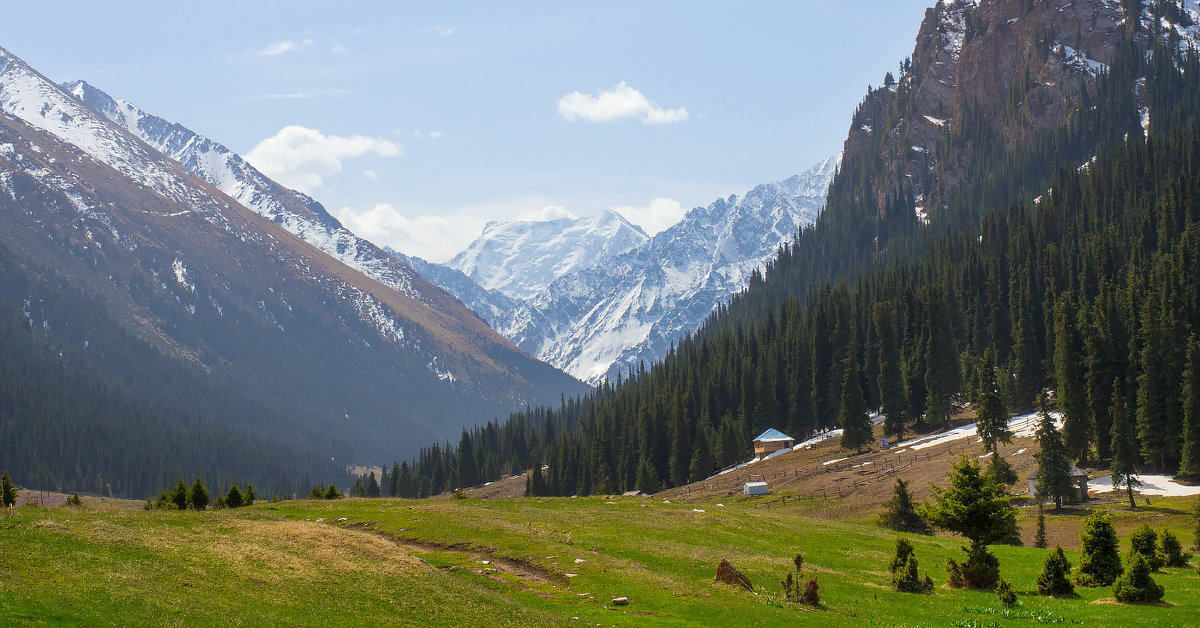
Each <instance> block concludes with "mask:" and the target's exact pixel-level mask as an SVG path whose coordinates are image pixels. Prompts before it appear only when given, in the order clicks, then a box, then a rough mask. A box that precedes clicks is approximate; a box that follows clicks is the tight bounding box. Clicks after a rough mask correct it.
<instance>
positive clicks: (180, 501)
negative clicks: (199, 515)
mask: <svg viewBox="0 0 1200 628" xmlns="http://www.w3.org/2000/svg"><path fill="white" fill-rule="evenodd" d="M187 493H188V490H187V484H184V483H183V478H179V479H178V480H177V481H176V482H175V488H173V489H171V502H173V503H174V504H175V507H176V508H178V509H179V510H186V509H187V505H188V494H187Z"/></svg>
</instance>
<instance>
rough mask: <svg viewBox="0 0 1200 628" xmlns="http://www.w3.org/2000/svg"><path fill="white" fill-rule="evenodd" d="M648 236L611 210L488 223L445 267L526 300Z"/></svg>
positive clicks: (513, 296)
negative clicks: (569, 275)
mask: <svg viewBox="0 0 1200 628" xmlns="http://www.w3.org/2000/svg"><path fill="white" fill-rule="evenodd" d="M648 239H649V238H648V237H647V236H646V233H645V232H644V231H642V229H641V228H640V227H638V226H636V225H634V224H633V223H631V222H629V221H628V220H625V217H624V216H622V215H621V214H618V213H617V212H615V211H612V210H610V209H606V210H603V211H601V212H600V213H599V214H597V215H595V216H588V217H585V218H576V217H573V216H567V217H557V218H553V219H551V220H520V221H514V222H489V223H488V224H487V226H485V227H484V229H483V233H482V234H481V235H480V236H479V237H478V238H477V239H476V240H475V241H474V242H472V243H471V244H470V245H469V246H467V248H466V249H464V250H463V251H462V252H460V253H459V254H458V255H455V256H454V258H453V259H451V260H450V261H449V262H447V263H446V266H448V267H450V268H453V269H455V270H458V271H461V272H462V273H463V274H464V275H466V276H467V277H469V278H471V279H472V280H473V281H475V283H477V284H479V285H480V286H481V287H483V288H485V289H487V290H495V291H498V292H501V293H503V294H505V295H508V296H509V297H512V298H514V299H530V298H532V297H534V296H535V295H537V294H538V293H539V292H541V291H542V290H544V289H545V288H546V286H549V285H550V284H551V283H552V282H553V281H554V280H555V279H558V278H559V277H561V276H563V275H565V274H568V273H570V272H573V271H575V270H579V269H581V268H585V267H587V266H589V265H591V264H593V263H595V262H596V261H598V260H602V259H607V258H610V257H613V256H614V255H619V254H621V253H624V252H625V251H628V250H630V249H633V248H634V247H637V246H640V245H641V244H643V243H645V242H646V241H647V240H648Z"/></svg>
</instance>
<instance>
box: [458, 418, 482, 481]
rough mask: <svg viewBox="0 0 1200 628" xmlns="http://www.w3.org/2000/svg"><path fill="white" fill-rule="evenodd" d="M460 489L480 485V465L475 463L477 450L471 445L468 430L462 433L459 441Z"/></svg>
mask: <svg viewBox="0 0 1200 628" xmlns="http://www.w3.org/2000/svg"><path fill="white" fill-rule="evenodd" d="M456 458H457V462H458V488H467V487H469V486H475V485H477V484H479V465H478V464H477V463H476V462H475V448H474V447H473V446H472V443H471V435H470V434H468V433H467V430H463V431H462V437H461V438H460V439H459V441H458V450H457V456H456Z"/></svg>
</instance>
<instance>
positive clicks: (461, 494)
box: [450, 488, 467, 499]
mask: <svg viewBox="0 0 1200 628" xmlns="http://www.w3.org/2000/svg"><path fill="white" fill-rule="evenodd" d="M450 496H451V497H453V498H454V499H466V498H467V492H466V491H464V490H462V489H461V488H456V489H454V492H453V493H451V494H450Z"/></svg>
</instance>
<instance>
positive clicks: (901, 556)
mask: <svg viewBox="0 0 1200 628" xmlns="http://www.w3.org/2000/svg"><path fill="white" fill-rule="evenodd" d="M912 555H913V546H912V543H909V542H908V539H906V538H903V537H901V538H898V539H896V555H895V556H892V562H891V563H890V564H888V571H890V572H891V573H892V575H895V574H896V572H897V571H900V570H901V569H903V568H904V565H905V564H906V563H908V557H909V556H912Z"/></svg>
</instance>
